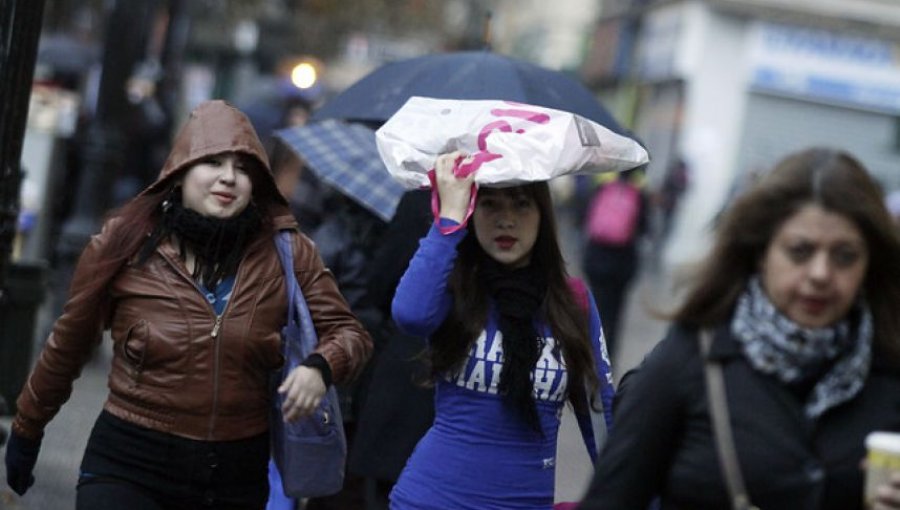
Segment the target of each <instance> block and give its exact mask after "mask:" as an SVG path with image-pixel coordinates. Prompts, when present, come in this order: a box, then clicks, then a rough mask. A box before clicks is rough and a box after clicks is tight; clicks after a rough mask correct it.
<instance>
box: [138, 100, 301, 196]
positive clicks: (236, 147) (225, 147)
mask: <svg viewBox="0 0 900 510" xmlns="http://www.w3.org/2000/svg"><path fill="white" fill-rule="evenodd" d="M226 152H240V153H242V154H246V155H248V156H250V157H252V158H254V159H255V160H256V161H257V162H258V163H259V167H260V170H261V172H258V173H257V174H255V175H253V177H252V179H253V196H254V198H255V199H256V200H257V201H263V202H265V201H270V200H271V201H274V202H276V203H277V204H278V205H284V206H287V200H285V198H284V196H282V195H281V193H280V192H279V191H278V188H277V187H276V186H275V178H274V176H273V175H272V169H271V167H270V166H269V158H268V156H267V155H266V150H265V149H264V148H263V145H262V143H261V142H260V141H259V137H258V136H257V135H256V131H255V130H254V129H253V125H252V124H251V123H250V119H248V118H247V116H246V115H244V114H243V113H242V112H241V111H240V110H238V109H237V108H235V107H234V106H233V105H231V104H229V103H227V102H225V101H222V100H213V101H206V102H203V103H201V104H200V105H199V106H197V107H196V108H194V110H193V111H192V112H191V115H190V117H189V118H188V120H187V122H186V123H185V125H184V126H183V127H182V128H181V131H180V132H179V133H178V136H177V137H175V141H174V142H173V143H172V151H171V152H170V153H169V157H168V159H166V163H165V164H164V165H163V168H162V171H161V172H160V173H159V178H158V179H157V180H156V182H154V183H153V184H151V185H150V186H148V187H147V188H146V189H145V190H144V191H143V192H141V194H142V195H144V194H147V193H154V192H157V191H160V190H161V189H163V188H165V187H166V186H167V185H168V184H169V183H170V182H171V181H172V180H173V179H176V178H177V177H178V175H180V174H181V173H182V172H184V171H185V170H187V169H188V168H190V167H191V166H192V165H193V164H194V163H197V162H198V161H201V160H203V159H205V158H208V157H210V156H215V155H217V154H223V153H226Z"/></svg>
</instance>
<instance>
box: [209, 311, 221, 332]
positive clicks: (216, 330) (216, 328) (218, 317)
mask: <svg viewBox="0 0 900 510" xmlns="http://www.w3.org/2000/svg"><path fill="white" fill-rule="evenodd" d="M220 327H222V316H221V315H216V324H215V326H213V328H212V332H210V336H212V337H213V338H217V337H218V336H219V328H220Z"/></svg>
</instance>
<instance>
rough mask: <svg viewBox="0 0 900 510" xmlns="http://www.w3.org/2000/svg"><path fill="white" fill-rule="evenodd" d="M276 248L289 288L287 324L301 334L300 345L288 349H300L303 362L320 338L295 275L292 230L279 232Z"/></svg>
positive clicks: (285, 281)
mask: <svg viewBox="0 0 900 510" xmlns="http://www.w3.org/2000/svg"><path fill="white" fill-rule="evenodd" d="M275 247H276V248H277V251H278V259H279V260H280V261H281V268H282V270H283V271H284V283H285V285H286V286H287V294H288V307H287V324H288V325H291V324H295V325H297V326H298V327H299V328H300V332H301V335H300V342H297V344H298V345H296V346H286V347H287V348H299V351H300V359H301V360H303V359H306V358H307V357H309V355H310V354H312V352H313V351H314V350H315V349H316V345H318V343H319V338H318V336H317V335H316V328H315V326H314V325H313V321H312V315H311V314H310V313H309V307H308V306H307V305H306V299H305V298H304V297H303V290H302V289H301V288H300V284H299V283H298V282H297V275H296V274H295V273H294V252H293V243H292V242H291V231H290V230H282V231H280V232H278V235H277V236H276V237H275Z"/></svg>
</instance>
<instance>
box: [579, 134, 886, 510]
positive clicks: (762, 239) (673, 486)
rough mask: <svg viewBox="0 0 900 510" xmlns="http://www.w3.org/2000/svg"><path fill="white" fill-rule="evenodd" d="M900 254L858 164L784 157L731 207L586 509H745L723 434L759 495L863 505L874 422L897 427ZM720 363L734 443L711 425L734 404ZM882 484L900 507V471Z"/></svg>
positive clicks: (833, 155) (633, 388)
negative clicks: (735, 502)
mask: <svg viewBox="0 0 900 510" xmlns="http://www.w3.org/2000/svg"><path fill="white" fill-rule="evenodd" d="M898 261H900V239H898V235H897V232H896V231H895V230H894V228H893V226H892V224H891V219H890V216H889V215H888V212H887V210H886V209H885V207H884V202H883V200H882V198H881V192H880V189H879V187H878V186H877V184H876V183H875V182H874V180H873V179H872V178H871V176H870V175H869V174H868V173H867V171H866V169H865V168H863V166H862V165H861V164H860V163H859V161H857V160H856V159H855V158H853V157H852V156H851V155H850V154H848V153H846V152H842V151H837V150H832V149H825V148H815V149H810V150H805V151H802V152H798V153H795V154H791V155H789V156H788V157H786V158H785V159H783V160H781V161H780V162H779V163H778V164H777V165H776V166H775V168H774V169H773V170H772V172H771V173H769V174H767V175H765V176H764V177H762V178H761V180H760V181H759V182H758V183H757V184H756V185H754V186H753V187H752V188H751V189H749V190H748V191H746V192H745V193H743V194H741V195H740V196H739V197H737V198H736V200H735V202H734V204H733V205H732V206H731V208H730V209H729V210H728V211H726V213H725V214H724V216H723V217H722V219H721V222H720V223H719V224H718V225H717V230H716V234H715V240H714V244H713V247H712V251H711V252H710V254H709V256H708V258H707V259H706V260H705V262H704V263H703V264H702V265H701V266H699V268H698V270H699V272H698V274H697V275H696V279H695V280H693V285H692V286H691V288H690V289H689V290H688V292H687V294H686V298H685V301H684V302H683V303H682V304H681V305H680V307H679V308H678V309H677V310H676V311H675V313H674V315H673V319H674V324H673V326H672V328H671V329H670V331H669V333H668V335H667V336H666V337H665V338H664V339H663V340H662V341H661V342H660V343H659V344H658V345H657V346H656V348H655V349H654V350H653V351H652V352H651V353H650V354H649V355H648V356H647V358H646V359H645V360H644V361H643V362H642V364H641V365H640V366H639V367H638V368H637V369H635V370H633V371H631V372H629V373H628V374H626V375H625V377H624V378H623V380H622V382H621V385H620V388H619V393H618V395H617V397H616V404H615V408H614V410H615V414H616V426H615V428H614V429H613V430H612V433H611V435H610V437H609V439H608V440H607V442H606V444H605V448H604V450H603V452H601V455H600V459H599V460H598V462H597V472H596V476H595V478H594V480H593V482H592V484H591V486H590V489H589V491H588V493H587V496H586V498H585V499H584V501H583V503H582V505H581V507H580V508H582V509H584V510H595V509H603V510H634V509H640V508H647V504H648V503H649V502H650V501H651V499H653V498H654V497H656V496H659V497H660V498H661V507H662V508H667V509H688V508H690V509H697V508H737V507H732V506H731V505H730V502H731V501H730V499H729V492H730V489H729V488H727V486H726V483H725V480H726V478H725V475H724V474H723V473H724V470H723V469H721V468H722V466H723V465H724V464H725V463H724V462H723V463H722V464H720V460H719V458H720V457H719V456H724V457H728V455H727V449H725V448H721V449H720V447H719V446H718V445H717V442H719V441H721V443H719V444H726V445H727V444H733V447H734V448H735V449H736V457H737V461H736V462H735V463H734V464H729V465H737V466H739V469H740V471H742V475H743V482H744V485H745V486H746V489H747V493H748V494H749V500H750V501H751V502H752V503H753V504H755V505H757V506H758V507H759V508H765V509H766V510H795V509H798V508H804V509H810V510H813V509H815V510H826V509H827V510H831V509H833V510H854V509H862V508H863V476H864V472H863V470H862V468H861V461H862V460H863V458H864V456H865V449H864V448H865V447H864V440H865V438H866V435H867V434H869V433H870V432H872V431H875V430H885V431H893V432H900V315H898V313H897V311H898V310H900V264H898ZM703 337H705V338H708V339H710V343H711V345H709V346H708V348H707V346H704V347H701V346H700V345H698V338H703ZM707 364H714V365H715V366H718V367H721V370H722V373H723V374H724V390H725V391H724V393H725V398H726V399H727V400H726V401H727V408H728V409H729V411H730V414H726V415H725V416H726V418H725V420H723V422H724V423H726V424H730V427H729V428H731V429H732V436H733V441H729V440H728V439H729V438H728V437H727V435H725V434H719V432H717V431H716V432H714V429H713V428H711V426H710V423H711V415H712V414H713V413H712V412H711V409H722V407H721V406H719V405H715V404H710V403H709V401H708V397H707V393H708V392H709V391H710V390H709V388H713V389H715V388H717V387H718V386H717V385H713V386H709V387H707V385H706V384H705V383H704V378H705V366H706V365H707ZM709 366H710V367H712V368H714V367H713V366H712V365H709ZM713 405H715V407H712V406H713ZM726 412H728V411H726ZM735 478H737V477H735ZM728 485H729V486H732V484H730V483H729V484H728ZM733 486H737V484H734V485H733ZM880 489H881V492H880V496H879V500H878V502H879V506H877V507H876V508H884V509H887V508H900V478H895V479H893V480H892V482H891V483H889V484H885V485H884V486H882V487H880ZM732 495H733V494H732ZM747 508H749V507H747Z"/></svg>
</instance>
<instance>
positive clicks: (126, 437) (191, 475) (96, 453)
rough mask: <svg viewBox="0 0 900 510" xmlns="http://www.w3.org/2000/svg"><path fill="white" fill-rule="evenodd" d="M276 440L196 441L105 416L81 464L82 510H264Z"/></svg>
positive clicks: (79, 503)
mask: <svg viewBox="0 0 900 510" xmlns="http://www.w3.org/2000/svg"><path fill="white" fill-rule="evenodd" d="M268 460H269V435H268V434H267V433H265V434H261V435H258V436H255V437H251V438H247V439H241V440H237V441H221V442H211V441H195V440H191V439H185V438H182V437H178V436H173V435H171V434H166V433H163V432H159V431H155V430H150V429H146V428H143V427H139V426H137V425H134V424H132V423H130V422H127V421H125V420H121V419H119V418H116V417H115V416H113V415H111V414H109V413H107V412H106V411H103V412H102V413H101V414H100V416H99V417H98V418H97V421H96V423H95V424H94V429H93V431H92V432H91V437H90V439H89V440H88V446H87V449H86V451H85V453H84V459H83V460H82V462H81V476H80V477H79V480H78V497H77V500H76V501H77V502H76V508H77V510H102V509H107V508H108V509H120V508H127V509H128V510H181V509H196V508H215V509H229V510H261V509H263V508H265V506H266V499H267V498H268V494H269V484H268Z"/></svg>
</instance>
